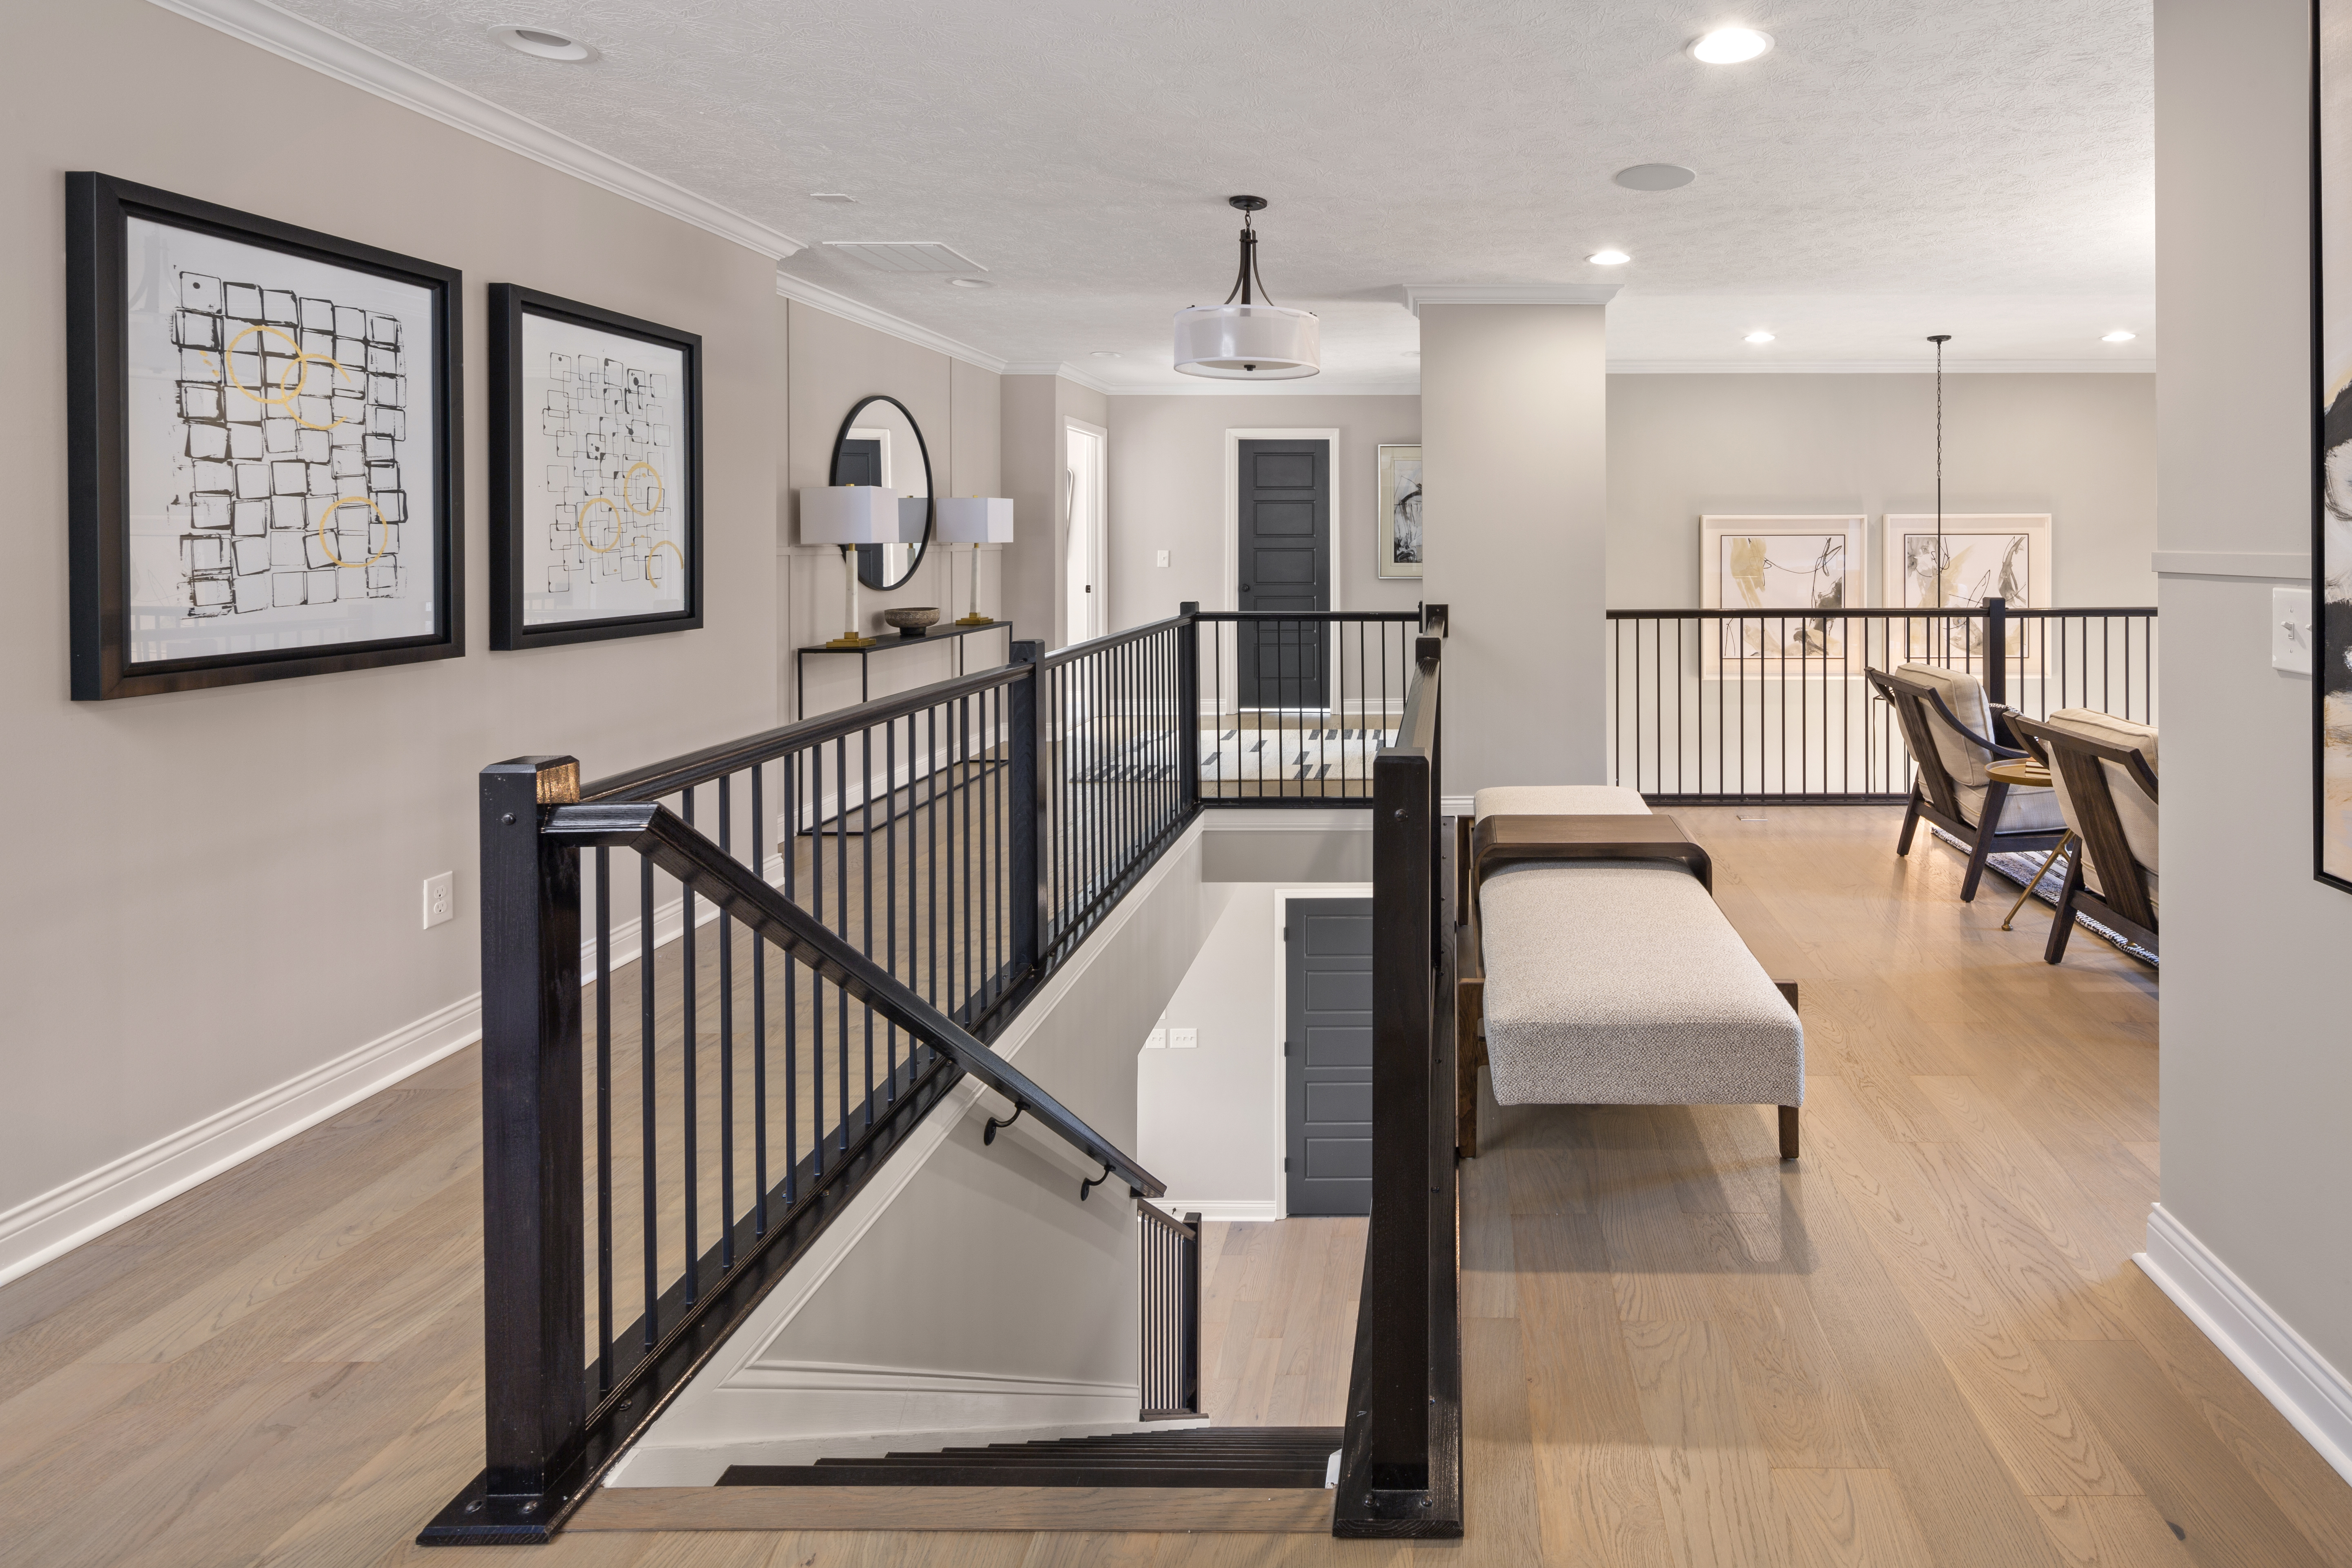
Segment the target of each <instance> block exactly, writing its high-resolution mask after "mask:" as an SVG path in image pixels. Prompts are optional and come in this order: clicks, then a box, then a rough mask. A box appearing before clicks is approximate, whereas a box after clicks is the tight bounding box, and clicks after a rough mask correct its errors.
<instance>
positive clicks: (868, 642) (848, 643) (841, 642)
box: [824, 637, 882, 647]
mask: <svg viewBox="0 0 2352 1568" xmlns="http://www.w3.org/2000/svg"><path fill="white" fill-rule="evenodd" d="M881 640H882V639H881V638H880V637H835V638H834V639H833V640H832V641H831V642H829V643H827V644H825V645H824V646H825V647H874V646H875V645H876V644H877V643H878V642H880V641H881Z"/></svg>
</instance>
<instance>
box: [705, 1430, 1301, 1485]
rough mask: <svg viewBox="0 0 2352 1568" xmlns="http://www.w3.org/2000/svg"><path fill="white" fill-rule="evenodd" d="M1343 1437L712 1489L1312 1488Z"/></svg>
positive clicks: (1235, 1442)
mask: <svg viewBox="0 0 2352 1568" xmlns="http://www.w3.org/2000/svg"><path fill="white" fill-rule="evenodd" d="M1341 1436H1343V1434H1342V1431H1341V1429H1340V1428H1339V1427H1337V1426H1187V1427H1179V1428H1176V1429H1175V1430H1172V1431H1165V1432H1123V1433H1118V1434H1116V1435H1112V1436H1097V1437H1063V1438H1058V1439H1053V1440H1048V1441H1041V1442H1034V1443H992V1444H990V1445H988V1446H987V1447H976V1448H941V1449H939V1450H938V1451H936V1452H933V1453H928V1454H909V1453H897V1454H885V1455H882V1456H880V1457H879V1458H873V1457H867V1458H845V1459H819V1460H818V1461H817V1462H816V1463H814V1464H813V1465H732V1466H730V1467H729V1468H728V1469H727V1471H726V1473H725V1474H723V1475H721V1476H720V1477H719V1485H720V1486H722V1487H1153V1488H1166V1487H1194V1488H1213V1489H1267V1488H1274V1489H1307V1488H1315V1489H1320V1488H1322V1487H1324V1486H1326V1485H1327V1484H1328V1480H1327V1477H1328V1471H1329V1466H1330V1460H1331V1457H1332V1456H1333V1455H1334V1454H1335V1453H1337V1452H1338V1451H1339V1443H1340V1439H1341Z"/></svg>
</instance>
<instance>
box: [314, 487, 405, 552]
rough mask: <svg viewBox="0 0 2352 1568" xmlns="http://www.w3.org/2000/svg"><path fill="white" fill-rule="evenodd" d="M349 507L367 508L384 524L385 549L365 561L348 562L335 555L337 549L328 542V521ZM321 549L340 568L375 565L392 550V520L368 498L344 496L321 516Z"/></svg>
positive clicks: (321, 513)
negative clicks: (385, 553)
mask: <svg viewBox="0 0 2352 1568" xmlns="http://www.w3.org/2000/svg"><path fill="white" fill-rule="evenodd" d="M347 506H363V507H365V508H367V509H368V510H370V511H372V512H373V513H375V520H376V521H378V522H380V523H382V524H383V549H381V550H378V551H377V552H375V553H374V554H373V555H371V556H369V557H368V558H367V559H366V560H365V561H346V560H344V559H343V558H342V557H341V556H340V555H338V554H336V553H335V547H334V546H333V545H331V544H330V543H328V542H327V520H328V519H329V518H331V517H332V516H334V515H335V513H336V512H337V511H339V510H341V509H342V508H344V507H347ZM319 548H320V549H321V550H323V551H325V552H327V559H328V560H330V561H331V562H333V563H335V564H336V565H338V566H343V567H358V566H370V565H373V564H374V563H376V562H378V561H380V560H382V559H383V554H384V552H385V551H388V550H390V549H391V548H392V520H391V519H390V518H388V517H386V516H384V515H383V508H382V507H380V506H378V505H376V504H375V502H373V501H372V500H368V499H367V497H365V496H344V497H343V498H342V499H341V500H338V501H336V502H335V504H334V505H333V506H331V507H329V508H328V509H327V510H324V511H322V512H320V514H319Z"/></svg>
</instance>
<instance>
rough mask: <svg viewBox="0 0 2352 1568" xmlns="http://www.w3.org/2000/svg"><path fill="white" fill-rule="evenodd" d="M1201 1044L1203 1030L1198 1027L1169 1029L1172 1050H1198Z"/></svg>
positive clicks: (1169, 1043)
mask: <svg viewBox="0 0 2352 1568" xmlns="http://www.w3.org/2000/svg"><path fill="white" fill-rule="evenodd" d="M1200 1044H1201V1031H1200V1030H1198V1029H1171V1030H1169V1031H1168V1048H1169V1049H1170V1050H1171V1051H1190V1050H1196V1049H1198V1048H1199V1047H1200Z"/></svg>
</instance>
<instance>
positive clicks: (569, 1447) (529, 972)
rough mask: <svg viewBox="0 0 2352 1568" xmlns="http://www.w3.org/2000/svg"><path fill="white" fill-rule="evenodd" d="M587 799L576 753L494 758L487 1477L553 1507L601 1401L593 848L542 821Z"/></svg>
mask: <svg viewBox="0 0 2352 1568" xmlns="http://www.w3.org/2000/svg"><path fill="white" fill-rule="evenodd" d="M579 798H580V764H579V763H575V762H574V761H572V759H571V758H570V757H518V758H516V759H515V760H513V761H511V762H504V763H493V764H492V765H491V766H489V767H487V768H484V769H483V770H482V774H481V805H482V887H481V921H482V1220H483V1235H482V1262H483V1284H484V1299H483V1305H482V1311H483V1319H484V1326H485V1333H484V1337H483V1352H484V1363H485V1372H486V1374H487V1378H488V1387H487V1390H486V1405H487V1409H486V1418H487V1419H486V1426H487V1427H488V1437H487V1446H488V1465H487V1467H486V1470H485V1478H484V1479H485V1480H486V1481H487V1483H488V1492H489V1493H490V1494H491V1496H492V1497H493V1498H494V1499H496V1498H498V1497H500V1496H505V1497H509V1498H526V1499H528V1500H530V1502H531V1503H533V1504H535V1505H536V1508H535V1511H537V1512H539V1513H541V1515H542V1516H543V1515H544V1513H545V1512H546V1511H548V1510H550V1509H551V1508H552V1507H553V1506H555V1505H556V1504H557V1503H558V1502H559V1501H560V1500H557V1499H551V1498H545V1497H544V1496H543V1495H542V1494H544V1493H545V1492H546V1490H547V1489H548V1488H549V1487H550V1486H551V1484H552V1483H553V1481H554V1479H555V1477H556V1475H557V1473H558V1472H559V1471H560V1470H561V1469H562V1468H563V1467H564V1465H565V1464H567V1463H568V1462H569V1461H570V1460H571V1459H572V1457H573V1454H574V1452H575V1451H576V1450H577V1448H578V1447H579V1445H580V1442H581V1436H582V1432H583V1427H584V1426H585V1424H586V1421H587V1415H588V1408H587V1384H586V1379H585V1377H584V1376H583V1368H584V1366H585V1364H586V1362H587V1355H586V1349H585V1335H586V1326H585V1320H584V1317H583V1306H582V1292H583V1282H582V1277H583V1255H582V1250H581V1219H582V1216H581V1207H582V1193H581V1126H580V1122H581V1100H580V1094H581V1087H580V852H579V851H578V850H577V849H573V848H569V847H562V846H559V845H557V844H554V843H552V842H551V841H550V840H548V839H547V838H545V837H542V836H541V833H540V824H541V816H542V815H543V813H545V812H546V811H547V810H548V809H549V808H551V807H553V806H556V805H569V804H571V803H572V802H575V801H577V800H578V799H579ZM519 1506H520V1505H519Z"/></svg>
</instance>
